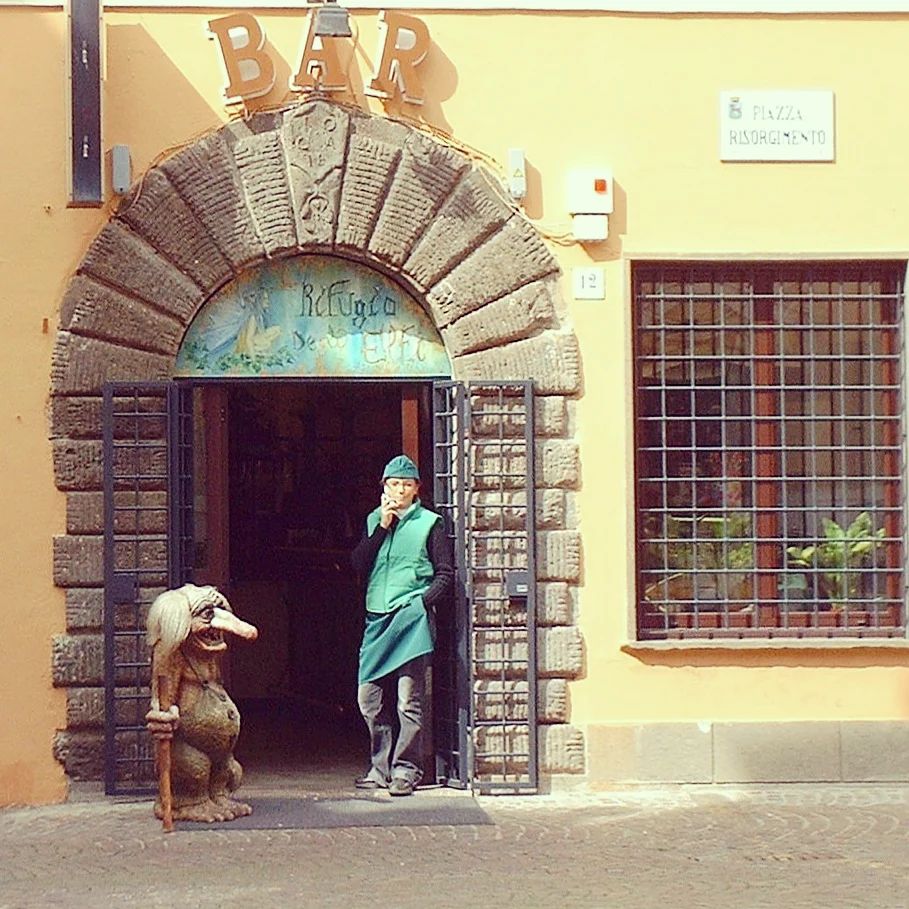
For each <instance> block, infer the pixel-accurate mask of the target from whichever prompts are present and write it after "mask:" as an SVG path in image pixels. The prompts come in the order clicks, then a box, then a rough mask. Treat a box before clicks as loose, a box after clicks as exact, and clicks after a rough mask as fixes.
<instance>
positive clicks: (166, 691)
mask: <svg viewBox="0 0 909 909" xmlns="http://www.w3.org/2000/svg"><path fill="white" fill-rule="evenodd" d="M170 707H171V701H170V682H169V680H168V678H167V676H166V675H159V676H158V709H159V710H164V711H167V710H170ZM170 744H171V743H170V739H158V796H159V797H160V799H161V815H162V818H161V823H162V825H163V827H164V832H165V833H173V830H174V799H173V793H172V792H171V788H170Z"/></svg>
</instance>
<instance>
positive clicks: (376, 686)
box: [357, 656, 428, 786]
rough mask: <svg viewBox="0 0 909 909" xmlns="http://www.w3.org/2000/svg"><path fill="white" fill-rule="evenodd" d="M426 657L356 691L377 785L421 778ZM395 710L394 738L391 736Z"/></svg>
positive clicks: (370, 776)
mask: <svg viewBox="0 0 909 909" xmlns="http://www.w3.org/2000/svg"><path fill="white" fill-rule="evenodd" d="M427 662H428V656H419V657H416V658H415V659H413V660H410V661H408V662H407V663H405V664H404V665H403V666H400V667H398V668H397V669H395V670H394V671H393V672H389V673H388V675H386V676H383V677H382V678H381V679H376V680H375V681H374V682H364V683H363V684H362V685H360V686H359V687H358V688H357V702H358V703H359V705H360V713H362V714H363V719H364V720H365V721H366V728H367V729H368V730H369V751H370V764H371V767H370V770H369V773H368V774H367V775H368V776H369V778H370V779H373V780H375V781H376V782H377V783H380V784H382V783H385V782H387V781H388V780H390V779H394V778H396V777H397V778H401V779H406V780H409V781H410V782H411V783H413V784H414V785H415V786H416V784H417V783H419V782H420V779H421V777H422V776H423V768H422V762H423V696H424V694H425V689H426V666H427ZM395 707H397V736H395V731H396V730H395V716H394V713H395Z"/></svg>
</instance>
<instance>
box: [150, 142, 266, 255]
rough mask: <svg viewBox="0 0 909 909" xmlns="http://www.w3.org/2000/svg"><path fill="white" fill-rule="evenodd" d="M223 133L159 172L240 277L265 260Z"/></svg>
mask: <svg viewBox="0 0 909 909" xmlns="http://www.w3.org/2000/svg"><path fill="white" fill-rule="evenodd" d="M223 132H224V131H223V130H221V131H219V132H217V133H212V134H211V135H209V136H205V137H204V138H203V139H200V140H199V141H198V142H197V143H196V144H195V145H191V146H190V147H189V148H186V149H184V150H183V151H181V152H178V153H177V154H176V155H174V156H173V157H171V158H168V159H167V160H166V161H164V162H163V163H162V164H161V165H160V167H161V169H162V170H163V171H164V173H165V174H167V177H168V179H169V180H170V181H171V183H173V185H174V186H175V187H176V189H177V191H178V192H179V193H180V195H181V197H182V198H183V200H184V201H185V202H186V204H187V205H188V206H189V207H190V208H191V209H192V212H193V214H194V215H195V216H196V218H197V220H198V221H199V223H200V224H202V225H203V226H204V228H205V230H206V231H207V233H208V234H209V236H210V237H211V238H212V240H213V242H214V243H215V245H216V246H217V247H218V249H219V250H221V252H222V253H223V254H224V256H225V258H226V259H227V260H228V261H229V262H230V265H231V268H232V269H233V270H234V271H235V272H239V271H240V270H241V269H242V268H243V267H244V266H246V265H250V264H252V263H253V262H257V261H259V260H260V259H262V258H263V257H264V255H265V247H264V246H263V244H262V241H261V240H260V239H259V237H258V235H257V233H256V229H255V225H254V224H253V221H252V216H251V214H250V212H249V209H248V207H247V205H246V200H245V194H244V192H243V188H242V185H241V182H240V175H239V173H238V169H237V165H236V162H235V161H234V159H233V155H232V154H231V151H230V148H229V147H228V145H227V142H226V140H225V138H224V135H223Z"/></svg>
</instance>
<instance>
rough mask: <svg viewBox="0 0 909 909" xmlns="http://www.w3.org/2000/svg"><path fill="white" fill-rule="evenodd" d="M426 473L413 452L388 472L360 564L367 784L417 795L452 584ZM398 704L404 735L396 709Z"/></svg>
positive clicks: (360, 694)
mask: <svg viewBox="0 0 909 909" xmlns="http://www.w3.org/2000/svg"><path fill="white" fill-rule="evenodd" d="M419 489H420V474H419V471H418V470H417V465H416V464H414V462H413V461H412V460H411V459H410V458H408V457H407V455H398V456H397V457H394V458H392V459H391V460H390V461H389V462H388V464H387V465H386V466H385V470H384V471H383V473H382V499H381V503H380V505H379V507H378V508H376V509H375V511H372V512H370V514H369V515H368V516H367V518H366V531H365V533H364V535H363V538H362V539H361V540H360V542H359V543H358V544H357V547H356V548H355V549H354V551H353V553H352V555H351V559H352V561H353V565H354V568H355V569H356V570H357V572H358V573H359V574H360V576H361V577H362V578H365V579H366V627H365V629H364V632H363V643H362V645H361V646H360V670H359V678H358V683H359V685H358V690H357V700H358V702H359V705H360V712H361V713H362V714H363V719H364V720H365V721H366V726H367V728H368V730H369V738H370V767H369V770H368V771H367V772H366V773H365V774H364V775H363V776H362V777H360V778H359V779H358V780H356V786H357V787H358V788H360V789H376V788H383V789H384V788H387V789H388V791H389V793H390V794H391V795H398V796H400V795H412V794H413V791H414V788H415V787H416V786H417V784H418V783H419V782H420V778H421V777H422V775H423V770H422V758H423V755H422V740H423V736H422V732H423V697H424V692H425V686H426V669H427V666H428V664H429V659H430V657H431V655H432V651H433V646H434V643H435V640H434V639H435V633H434V632H435V622H434V621H433V618H434V615H435V609H436V606H437V605H438V604H439V603H440V602H441V601H442V600H443V599H444V597H445V596H446V594H447V593H448V591H449V589H450V588H451V585H452V578H453V575H454V569H453V566H452V561H453V559H452V554H451V545H450V543H449V540H448V537H447V536H446V534H445V530H444V527H443V522H442V518H441V516H440V515H437V514H436V513H435V512H433V511H430V510H429V509H428V508H424V507H423V506H422V505H421V504H420V500H419V498H417V493H418V492H419ZM395 705H397V719H398V722H397V737H395V724H394V711H395Z"/></svg>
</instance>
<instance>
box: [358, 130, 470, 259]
mask: <svg viewBox="0 0 909 909" xmlns="http://www.w3.org/2000/svg"><path fill="white" fill-rule="evenodd" d="M469 167H470V161H469V160H468V159H467V158H465V157H464V156H463V155H461V154H459V153H458V152H456V151H454V150H453V149H451V148H448V147H447V146H444V145H439V144H438V143H437V142H434V141H432V140H431V139H430V138H429V137H428V136H424V135H423V134H422V133H419V132H411V133H410V135H409V136H408V137H407V139H406V140H405V142H404V147H403V152H402V155H401V159H400V163H399V165H398V167H397V168H396V170H395V172H394V179H393V181H392V183H391V185H390V186H389V187H388V190H387V192H386V194H385V203H384V205H383V206H382V209H381V212H380V214H379V218H378V221H377V222H376V226H375V231H374V232H373V236H372V240H371V241H370V244H369V248H370V250H371V251H372V252H373V253H374V254H375V255H377V256H378V257H379V258H380V259H384V260H385V261H388V262H391V263H392V264H393V265H398V266H400V265H402V264H403V263H404V261H405V260H406V259H407V257H408V256H409V255H410V252H411V250H412V249H413V245H414V243H415V242H416V240H417V238H418V237H419V236H420V235H421V234H422V233H423V231H424V230H425V229H426V226H427V225H428V224H429V222H430V221H431V219H432V217H433V215H434V214H435V213H436V212H437V211H438V210H439V208H440V207H441V206H442V204H443V203H444V202H445V200H446V199H447V198H448V196H449V195H450V194H451V191H452V189H453V188H454V185H455V183H456V182H457V180H458V179H459V178H460V177H461V175H462V174H463V173H464V172H465V171H466V170H467V169H468V168H469Z"/></svg>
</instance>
